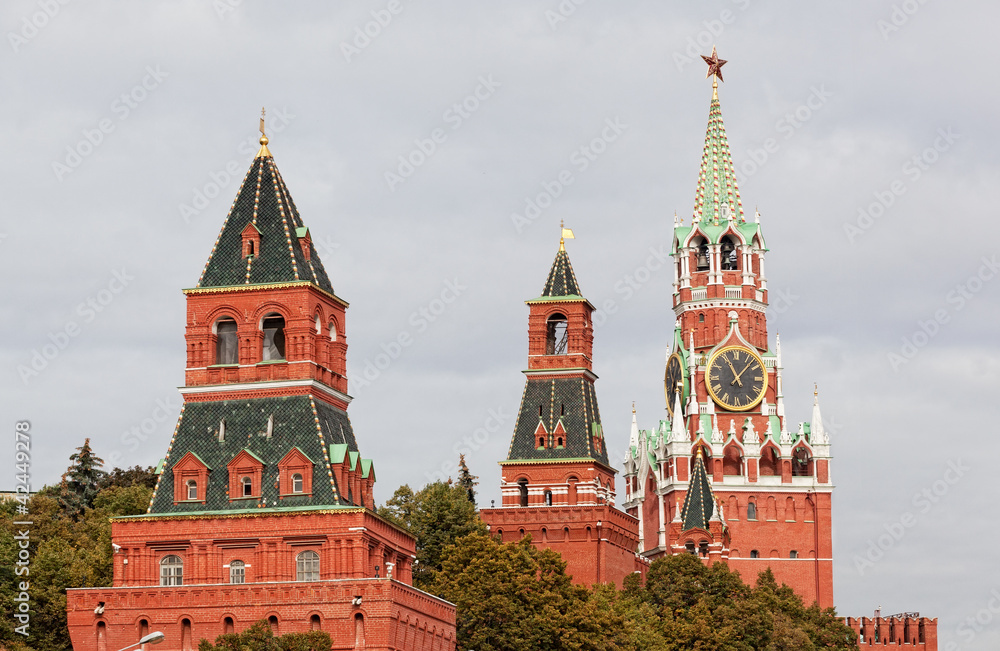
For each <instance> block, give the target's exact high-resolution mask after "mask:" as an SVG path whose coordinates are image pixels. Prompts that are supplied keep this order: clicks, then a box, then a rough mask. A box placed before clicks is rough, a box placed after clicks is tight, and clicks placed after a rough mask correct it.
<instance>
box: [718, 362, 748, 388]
mask: <svg viewBox="0 0 1000 651" xmlns="http://www.w3.org/2000/svg"><path fill="white" fill-rule="evenodd" d="M722 359H724V360H726V364H729V368H730V369H731V370H732V371H733V376H734V377H735V379H734V380H733V381H732V382H730V383H729V386H732V385H734V384H737V385H739V386H740V387H742V386H743V383H742V382H740V376H739V375H738V374H737V373H736V367H735V366H733V363H732V362H730V361H729V358H728V357H723V358H722ZM743 370H744V371H745V370H746V369H743Z"/></svg>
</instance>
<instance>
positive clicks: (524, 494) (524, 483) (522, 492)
mask: <svg viewBox="0 0 1000 651" xmlns="http://www.w3.org/2000/svg"><path fill="white" fill-rule="evenodd" d="M517 491H518V494H519V497H520V504H521V506H528V480H527V479H522V480H520V481H518V482H517Z"/></svg>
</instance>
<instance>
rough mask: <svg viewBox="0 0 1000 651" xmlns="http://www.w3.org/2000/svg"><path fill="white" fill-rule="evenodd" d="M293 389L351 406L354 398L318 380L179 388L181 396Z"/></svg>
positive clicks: (267, 381) (268, 381)
mask: <svg viewBox="0 0 1000 651" xmlns="http://www.w3.org/2000/svg"><path fill="white" fill-rule="evenodd" d="M293 387H309V388H312V389H316V391H318V392H319V393H325V394H327V395H329V396H332V397H334V398H336V399H338V400H340V401H342V402H344V403H345V404H350V403H351V401H352V400H354V398H352V397H351V396H349V395H347V394H346V393H343V392H341V391H337V390H336V389H334V388H333V387H331V386H327V385H326V384H323V383H322V382H317V381H316V380H265V381H263V382H240V383H237V384H205V385H201V386H194V387H177V390H178V391H180V393H181V395H199V394H204V393H229V392H238V391H267V390H270V389H289V388H293Z"/></svg>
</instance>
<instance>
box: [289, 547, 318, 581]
mask: <svg viewBox="0 0 1000 651" xmlns="http://www.w3.org/2000/svg"><path fill="white" fill-rule="evenodd" d="M295 580H296V581H319V554H317V553H316V552H314V551H312V550H307V551H304V552H302V553H301V554H299V555H298V556H296V557H295Z"/></svg>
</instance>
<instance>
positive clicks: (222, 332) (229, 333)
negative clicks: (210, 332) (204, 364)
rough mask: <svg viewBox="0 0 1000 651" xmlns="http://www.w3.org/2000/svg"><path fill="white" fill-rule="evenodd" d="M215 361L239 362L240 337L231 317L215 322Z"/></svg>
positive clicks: (217, 362)
mask: <svg viewBox="0 0 1000 651" xmlns="http://www.w3.org/2000/svg"><path fill="white" fill-rule="evenodd" d="M215 363H216V364H239V363H240V339H239V336H238V335H237V334H236V322H235V321H233V320H232V319H228V318H227V319H219V320H218V321H217V322H216V323H215Z"/></svg>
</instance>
